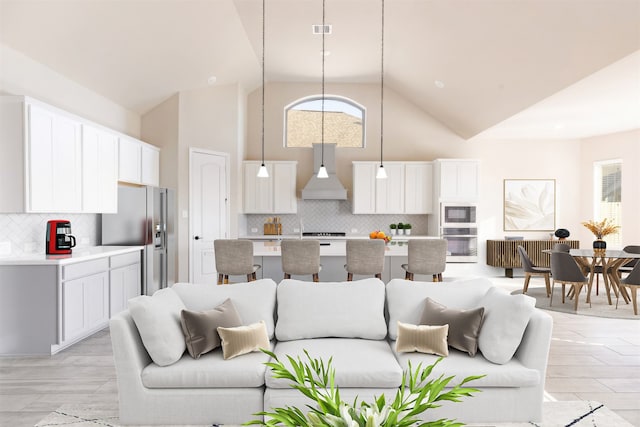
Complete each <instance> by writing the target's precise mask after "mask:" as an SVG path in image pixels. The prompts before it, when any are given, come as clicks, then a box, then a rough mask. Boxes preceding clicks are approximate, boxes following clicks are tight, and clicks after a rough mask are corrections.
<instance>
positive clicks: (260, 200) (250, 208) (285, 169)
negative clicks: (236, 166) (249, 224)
mask: <svg viewBox="0 0 640 427" xmlns="http://www.w3.org/2000/svg"><path fill="white" fill-rule="evenodd" d="M260 166H261V162H249V161H247V162H244V178H243V195H244V197H243V198H244V207H243V210H244V213H247V214H288V213H296V212H297V211H298V203H297V198H296V167H297V162H289V161H279V162H273V161H270V162H265V166H266V167H267V171H268V172H269V177H268V178H258V176H257V174H258V170H259V169H260Z"/></svg>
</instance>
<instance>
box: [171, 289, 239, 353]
mask: <svg viewBox="0 0 640 427" xmlns="http://www.w3.org/2000/svg"><path fill="white" fill-rule="evenodd" d="M180 322H181V325H182V333H183V334H184V340H185V343H186V345H187V351H188V352H189V355H190V356H191V357H193V358H195V359H197V358H198V357H200V356H201V355H203V354H205V353H208V352H210V351H211V350H213V349H215V348H217V347H219V346H220V336H219V335H218V331H217V328H218V326H222V327H225V328H228V327H233V326H241V325H242V320H241V319H240V315H239V314H238V312H237V310H236V308H235V306H234V305H233V302H232V301H231V300H230V299H228V298H227V299H226V300H225V302H223V303H222V304H220V305H219V306H217V307H215V308H213V309H211V310H204V311H191V310H182V312H181V313H180Z"/></svg>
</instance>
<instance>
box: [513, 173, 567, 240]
mask: <svg viewBox="0 0 640 427" xmlns="http://www.w3.org/2000/svg"><path fill="white" fill-rule="evenodd" d="M555 228H556V180H555V179H505V180H504V231H553V230H555Z"/></svg>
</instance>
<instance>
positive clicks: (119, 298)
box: [109, 252, 142, 316]
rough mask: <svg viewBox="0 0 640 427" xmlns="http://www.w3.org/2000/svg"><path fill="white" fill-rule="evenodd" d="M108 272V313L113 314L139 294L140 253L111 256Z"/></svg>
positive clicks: (124, 307)
mask: <svg viewBox="0 0 640 427" xmlns="http://www.w3.org/2000/svg"><path fill="white" fill-rule="evenodd" d="M110 264H111V271H110V273H109V282H110V283H109V284H110V286H109V292H110V295H109V314H110V315H111V316H113V315H114V314H117V313H119V312H121V311H122V310H125V309H126V308H127V301H129V300H130V299H131V298H134V297H137V296H138V295H140V291H141V286H142V283H141V276H140V253H138V252H134V253H130V254H123V255H117V256H112V257H111V259H110Z"/></svg>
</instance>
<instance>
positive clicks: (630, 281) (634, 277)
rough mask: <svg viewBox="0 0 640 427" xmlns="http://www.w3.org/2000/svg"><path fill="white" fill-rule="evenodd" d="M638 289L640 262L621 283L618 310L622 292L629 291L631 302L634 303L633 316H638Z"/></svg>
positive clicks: (639, 284)
mask: <svg viewBox="0 0 640 427" xmlns="http://www.w3.org/2000/svg"><path fill="white" fill-rule="evenodd" d="M638 288H640V262H637V263H636V265H635V266H634V267H633V270H631V273H629V275H628V276H627V277H625V278H624V279H622V280H621V281H620V291H619V292H618V298H617V299H616V309H617V308H618V301H619V300H620V292H626V290H627V289H628V290H629V292H630V293H631V302H632V303H633V314H635V315H636V316H637V315H638Z"/></svg>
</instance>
